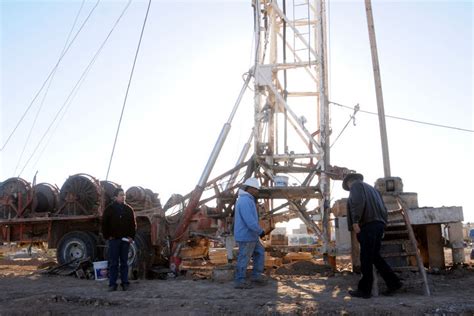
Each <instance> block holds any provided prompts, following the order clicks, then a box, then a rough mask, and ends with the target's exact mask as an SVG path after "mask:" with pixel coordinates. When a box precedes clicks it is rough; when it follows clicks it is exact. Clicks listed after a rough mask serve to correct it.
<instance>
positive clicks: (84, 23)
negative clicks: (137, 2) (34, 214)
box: [0, 0, 100, 151]
mask: <svg viewBox="0 0 474 316" xmlns="http://www.w3.org/2000/svg"><path fill="white" fill-rule="evenodd" d="M99 2H100V0H97V2H96V4H95V6H94V7H93V8H92V10H91V11H90V12H89V15H88V16H87V18H86V19H85V20H84V22H83V23H82V25H81V27H80V28H79V30H78V31H77V33H76V35H74V38H73V39H72V40H71V42H70V43H69V45H68V46H67V48H66V50H65V51H64V53H63V54H62V55H61V57H59V59H58V61H57V63H56V65H55V66H54V67H53V69H51V72H50V73H49V75H48V77H47V78H46V79H45V80H44V82H43V84H42V85H41V88H40V89H39V90H38V92H36V95H35V96H34V98H33V100H31V102H30V105H28V107H27V108H26V110H25V112H24V113H23V115H22V116H21V118H20V120H19V121H18V122H17V123H16V126H15V128H14V129H13V131H12V132H11V133H10V135H9V136H8V138H7V140H6V141H5V143H4V144H3V146H2V148H0V151H3V149H5V147H6V146H7V144H8V142H9V141H10V139H11V137H12V136H13V134H15V131H16V130H17V128H18V126H20V124H21V122H22V121H23V119H24V118H25V116H26V114H27V113H28V112H29V110H30V109H31V106H32V105H33V103H34V102H35V101H36V98H37V97H38V96H39V94H40V93H41V91H42V90H43V88H44V86H45V85H46V83H47V82H48V80H49V78H51V76H52V75H53V73H54V72H55V71H56V69H57V68H58V66H59V63H60V62H61V60H62V59H63V58H64V56H65V55H66V53H67V52H68V51H69V48H71V46H72V44H73V43H74V41H75V40H76V38H77V36H78V35H79V33H80V32H81V30H82V29H83V27H84V25H86V23H87V21H88V20H89V18H90V17H91V15H92V13H93V12H94V10H95V9H96V8H97V6H98V5H99Z"/></svg>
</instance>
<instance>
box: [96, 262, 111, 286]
mask: <svg viewBox="0 0 474 316" xmlns="http://www.w3.org/2000/svg"><path fill="white" fill-rule="evenodd" d="M93 265H94V276H95V279H96V281H103V280H107V278H108V274H109V271H108V269H107V261H96V262H93Z"/></svg>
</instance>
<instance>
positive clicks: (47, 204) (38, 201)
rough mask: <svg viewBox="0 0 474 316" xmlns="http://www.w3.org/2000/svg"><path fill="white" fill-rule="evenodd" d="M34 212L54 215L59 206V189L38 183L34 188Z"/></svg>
mask: <svg viewBox="0 0 474 316" xmlns="http://www.w3.org/2000/svg"><path fill="white" fill-rule="evenodd" d="M33 191H34V195H33V203H32V210H33V212H35V213H46V212H51V213H54V212H55V211H56V210H57V209H58V206H59V188H58V187H57V186H55V185H52V184H49V183H38V184H37V185H35V186H34V187H33Z"/></svg>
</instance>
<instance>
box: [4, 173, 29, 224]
mask: <svg viewBox="0 0 474 316" xmlns="http://www.w3.org/2000/svg"><path fill="white" fill-rule="evenodd" d="M30 194H31V186H30V184H29V183H28V182H27V181H26V180H24V179H22V178H18V177H16V178H9V179H7V180H5V181H3V182H2V183H1V184H0V218H1V219H11V218H16V217H18V216H21V214H22V213H27V212H25V210H26V208H27V206H28V202H29V199H30V196H29V195H30Z"/></svg>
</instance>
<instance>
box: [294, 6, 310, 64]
mask: <svg viewBox="0 0 474 316" xmlns="http://www.w3.org/2000/svg"><path fill="white" fill-rule="evenodd" d="M292 4H293V10H292V15H293V20H292V22H293V25H294V32H293V48H294V62H296V61H297V55H298V54H299V53H301V55H303V56H304V55H306V54H307V56H308V62H311V51H310V47H311V14H310V9H311V8H310V3H309V0H303V1H302V2H296V1H294V0H293V1H292ZM303 39H304V40H303ZM298 42H300V43H301V42H302V43H303V45H301V44H298ZM299 60H305V58H304V57H302V58H299Z"/></svg>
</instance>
